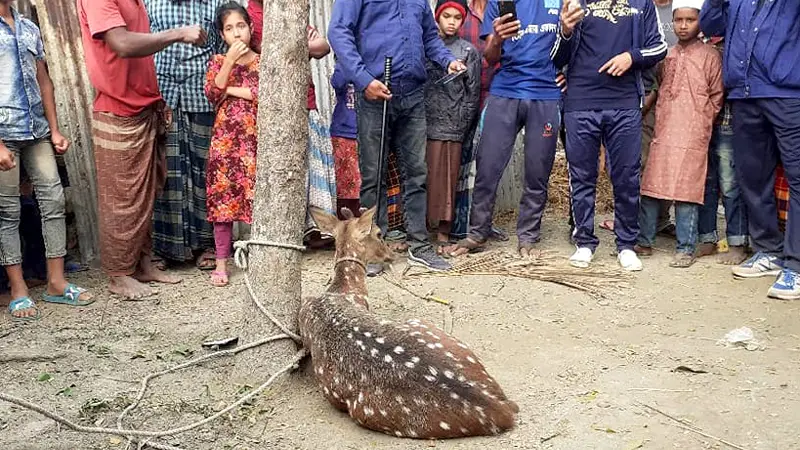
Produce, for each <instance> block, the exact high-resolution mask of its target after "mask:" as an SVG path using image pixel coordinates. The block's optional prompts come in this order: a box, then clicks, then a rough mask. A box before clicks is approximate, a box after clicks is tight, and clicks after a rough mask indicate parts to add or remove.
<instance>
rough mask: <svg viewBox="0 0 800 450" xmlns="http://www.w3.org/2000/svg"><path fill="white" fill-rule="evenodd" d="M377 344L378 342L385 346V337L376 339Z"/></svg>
mask: <svg viewBox="0 0 800 450" xmlns="http://www.w3.org/2000/svg"><path fill="white" fill-rule="evenodd" d="M375 342H377V343H378V344H385V343H386V338H383V337H379V338H375Z"/></svg>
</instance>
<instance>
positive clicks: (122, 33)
mask: <svg viewBox="0 0 800 450" xmlns="http://www.w3.org/2000/svg"><path fill="white" fill-rule="evenodd" d="M77 2H78V3H77V5H78V16H79V18H80V24H81V34H82V37H83V48H84V53H85V59H86V68H87V70H88V72H89V78H90V80H91V82H92V85H93V86H94V88H95V91H96V92H97V96H96V98H95V101H94V114H93V122H92V125H93V130H92V135H93V140H94V156H95V164H96V166H97V194H98V212H99V216H100V253H101V257H102V260H103V270H104V271H105V272H106V273H107V274H108V276H109V277H110V279H111V280H110V284H109V290H110V291H111V292H113V293H115V294H118V295H120V296H122V297H124V298H126V299H138V298H142V297H146V296H149V295H152V294H153V293H154V291H153V290H152V289H151V288H150V287H149V286H148V285H146V284H145V283H148V282H159V283H170V284H173V283H178V282H180V279H179V278H175V277H172V276H169V275H167V274H166V273H164V272H161V271H160V270H157V269H156V268H155V267H154V266H153V265H152V263H151V261H150V257H151V255H150V254H151V251H152V250H151V248H152V231H153V222H152V218H153V204H154V202H155V197H156V192H157V191H158V190H160V189H161V188H162V187H163V185H164V182H165V177H166V167H165V164H166V163H165V152H164V143H165V139H164V138H165V132H166V130H167V129H169V125H170V124H169V123H168V122H171V120H172V117H171V116H172V113H171V112H170V111H169V110H168V109H167V108H166V107H165V106H164V100H163V99H162V98H161V94H160V93H159V90H158V81H157V79H156V70H155V64H154V62H153V56H152V55H153V54H154V53H157V52H159V51H161V50H163V49H164V48H166V47H168V46H169V45H171V44H174V43H177V42H184V43H188V44H193V45H203V44H204V43H205V42H206V38H207V36H206V33H205V31H203V30H202V29H201V28H200V27H199V26H186V27H183V28H178V29H174V30H168V31H164V32H161V33H153V34H151V33H150V21H149V20H148V18H147V11H146V10H145V7H144V3H143V2H142V1H140V0H91V2H90V1H89V0H77Z"/></svg>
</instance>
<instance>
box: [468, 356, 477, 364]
mask: <svg viewBox="0 0 800 450" xmlns="http://www.w3.org/2000/svg"><path fill="white" fill-rule="evenodd" d="M467 361H469V362H471V363H472V364H477V363H478V361H475V358H473V357H472V356H467Z"/></svg>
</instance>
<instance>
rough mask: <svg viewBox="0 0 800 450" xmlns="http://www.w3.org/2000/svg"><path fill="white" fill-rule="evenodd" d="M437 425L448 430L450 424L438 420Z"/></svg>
mask: <svg viewBox="0 0 800 450" xmlns="http://www.w3.org/2000/svg"><path fill="white" fill-rule="evenodd" d="M439 427H440V428H441V429H443V430H449V429H450V424H449V423H447V422H439Z"/></svg>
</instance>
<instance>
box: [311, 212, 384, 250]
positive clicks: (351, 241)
mask: <svg viewBox="0 0 800 450" xmlns="http://www.w3.org/2000/svg"><path fill="white" fill-rule="evenodd" d="M375 211H376V208H370V209H366V210H365V209H362V212H361V217H358V218H355V217H353V212H352V211H350V210H349V209H347V208H342V216H344V217H345V220H339V219H337V218H336V216H334V215H331V214H328V213H326V212H325V211H323V210H321V209H319V208H315V207H311V208H310V212H311V217H313V218H314V222H316V223H317V226H318V227H319V228H320V230H322V231H324V232H326V233H329V234H331V235H332V236H333V237H334V239H336V254H337V257H352V258H358V259H360V260H362V261H363V262H365V263H383V262H391V261H392V260H393V259H394V254H393V253H392V251H391V249H389V246H387V245H386V243H385V242H384V241H383V239H381V237H380V229H379V228H378V226H377V225H374V223H373V221H374V218H375Z"/></svg>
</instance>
